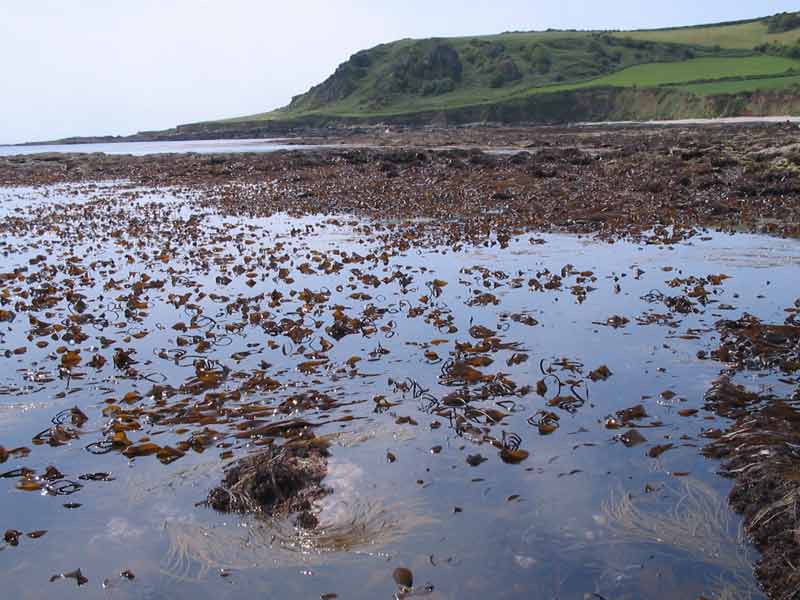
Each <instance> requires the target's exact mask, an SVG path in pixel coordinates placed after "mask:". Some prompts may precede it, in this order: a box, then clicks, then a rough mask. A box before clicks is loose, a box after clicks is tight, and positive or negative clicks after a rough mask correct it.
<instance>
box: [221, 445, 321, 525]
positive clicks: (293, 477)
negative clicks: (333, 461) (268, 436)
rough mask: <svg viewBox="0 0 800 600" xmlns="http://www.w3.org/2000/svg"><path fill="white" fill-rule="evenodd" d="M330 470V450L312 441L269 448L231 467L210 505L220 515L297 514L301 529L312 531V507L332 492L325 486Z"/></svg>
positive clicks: (313, 517)
mask: <svg viewBox="0 0 800 600" xmlns="http://www.w3.org/2000/svg"><path fill="white" fill-rule="evenodd" d="M327 471H328V451H327V450H325V448H323V447H320V446H319V445H315V444H313V441H312V443H296V442H295V443H291V442H290V443H289V444H287V445H285V446H282V447H278V448H275V447H269V448H267V449H266V450H263V451H261V452H259V453H257V454H252V455H250V456H246V457H244V458H242V459H241V460H239V461H237V462H236V463H234V464H233V465H232V466H231V467H230V468H228V469H227V471H226V472H225V477H224V478H223V480H222V483H221V484H220V485H219V486H217V487H215V488H214V489H212V490H211V491H210V492H209V494H208V499H207V502H208V504H209V505H210V506H211V507H212V508H214V509H215V510H218V511H220V512H262V513H266V514H269V515H272V516H288V515H291V514H296V515H297V518H296V523H297V525H298V526H300V527H304V528H313V527H315V526H316V524H317V519H316V517H315V515H314V514H313V511H312V504H313V502H314V501H316V500H319V499H321V498H323V497H324V496H326V495H327V494H329V493H330V490H329V489H328V488H326V487H325V486H323V485H322V480H323V479H324V478H325V475H326V474H327Z"/></svg>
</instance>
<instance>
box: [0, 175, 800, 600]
mask: <svg viewBox="0 0 800 600" xmlns="http://www.w3.org/2000/svg"><path fill="white" fill-rule="evenodd" d="M6 193H7V194H8V195H9V196H10V197H11V196H13V197H12V198H11V200H9V203H7V204H5V205H4V206H6V208H7V210H8V211H9V212H7V213H6V214H7V215H11V214H15V215H17V217H16V218H19V219H21V221H20V223H21V224H20V235H19V236H18V237H17V238H15V239H9V240H8V241H7V242H6V245H5V246H4V247H3V248H4V251H5V252H6V256H5V258H4V260H5V261H6V262H5V265H4V267H3V269H2V271H3V272H13V270H14V269H27V270H25V271H20V273H24V274H25V276H24V277H23V280H24V279H25V277H27V276H31V275H33V274H34V273H35V274H36V277H39V278H41V279H40V280H34V281H31V282H30V283H29V282H28V281H27V280H25V281H24V283H23V281H20V283H19V284H14V285H15V286H16V285H18V286H19V287H20V290H19V291H15V292H14V293H15V294H19V293H20V291H25V292H26V293H28V294H29V296H28V298H22V299H21V300H19V301H22V300H25V302H26V303H31V302H33V300H31V298H36V299H39V300H40V301H42V302H45V303H46V304H49V302H50V300H48V298H50V297H51V296H54V295H55V294H49V293H47V292H46V290H45V292H42V291H41V290H42V289H45V287H46V285H45V284H51V283H52V284H53V286H54V288H56V287H57V289H58V290H59V292H69V293H71V294H73V295H72V296H71V297H70V299H69V301H68V302H64V301H59V302H56V301H55V300H53V304H52V305H51V306H44V305H43V307H42V308H41V310H37V311H25V312H23V311H21V310H19V309H17V308H14V312H15V313H17V312H18V313H19V314H18V315H17V316H16V317H15V318H14V320H11V321H7V322H4V323H3V324H2V330H1V331H0V339H1V340H2V344H3V348H4V349H6V348H7V349H9V350H10V351H11V352H10V353H9V354H7V355H6V356H5V358H4V359H3V360H4V361H5V362H4V367H6V368H5V369H4V371H3V372H2V373H0V393H2V396H0V444H1V445H2V447H3V448H4V449H5V450H6V451H7V452H8V451H11V450H15V449H19V448H25V447H27V448H28V450H29V453H27V454H26V453H23V452H18V453H16V454H14V453H10V454H7V455H6V456H5V463H4V467H3V468H4V469H5V468H6V467H7V469H8V471H11V470H13V469H18V468H22V467H25V468H29V469H31V470H32V471H35V476H36V477H38V476H40V475H41V474H43V473H45V469H46V468H47V467H48V466H49V465H51V464H52V465H54V466H56V467H57V468H58V469H59V470H60V471H61V472H62V473H63V475H64V476H65V477H68V478H69V479H70V480H78V481H80V482H81V483H82V484H83V486H84V487H83V488H82V489H81V490H80V491H79V492H77V493H75V494H73V495H72V496H70V498H69V499H65V498H63V497H58V496H52V495H47V494H42V493H41V490H39V491H38V492H24V491H20V490H18V489H17V487H16V484H17V482H18V480H19V478H17V477H8V478H4V479H0V485H3V492H4V493H3V496H2V499H0V507H2V513H3V514H4V515H6V527H7V528H12V527H13V528H14V529H18V530H20V531H22V532H29V531H36V530H44V529H47V530H48V534H47V535H46V536H44V537H41V538H39V539H30V538H25V537H22V538H21V539H20V541H19V544H18V545H17V546H14V547H11V546H7V547H5V548H4V549H3V551H2V552H0V573H2V577H3V581H4V582H7V588H8V589H9V593H13V594H15V595H18V596H19V597H28V596H30V597H37V596H39V597H41V596H42V595H46V594H47V593H50V592H52V593H54V594H55V593H58V594H59V596H61V595H62V594H63V595H64V597H70V596H73V595H74V596H76V597H77V596H78V595H79V594H80V596H81V597H82V598H86V597H99V596H102V595H104V594H106V593H109V590H110V592H111V593H113V594H114V595H117V596H120V597H131V598H146V597H164V596H169V597H176V598H181V597H187V598H188V597H192V598H205V597H209V598H212V597H218V596H219V595H229V596H237V595H244V594H247V593H255V592H256V591H258V593H263V594H271V595H274V596H283V597H295V596H298V595H303V596H309V595H318V594H322V593H337V594H339V596H340V597H353V598H374V597H385V598H390V597H391V596H392V594H393V593H394V592H395V591H396V589H395V584H394V582H393V581H392V572H393V570H394V569H395V568H396V567H405V568H408V569H410V570H411V571H412V572H413V573H414V580H415V582H418V583H420V584H425V583H427V582H430V583H432V584H433V587H434V590H433V592H430V593H429V595H430V597H431V598H465V597H496V598H527V597H558V598H579V599H580V598H585V597H589V598H591V597H604V598H612V597H613V598H641V597H647V598H668V597H698V596H700V595H701V594H705V595H706V597H714V598H733V597H758V593H757V592H756V591H755V589H754V587H753V578H752V575H751V574H750V570H749V566H748V564H749V563H748V562H747V559H748V558H749V557H748V556H747V554H746V547H745V545H744V544H743V543H742V541H741V540H740V539H739V537H738V525H739V522H738V520H737V519H736V518H735V517H733V516H732V515H731V513H730V512H729V511H728V510H727V507H726V505H725V501H724V499H725V497H726V494H727V492H728V486H729V484H728V482H726V481H724V480H721V479H720V478H718V477H717V475H716V473H715V471H716V469H717V464H716V463H715V462H713V461H708V460H706V459H705V458H703V457H702V456H701V455H700V454H699V452H698V449H699V447H700V446H702V445H703V444H704V438H702V435H701V434H702V433H703V432H704V431H706V430H708V429H710V428H713V427H717V428H720V427H723V426H724V421H723V420H722V419H721V418H719V417H718V416H716V415H714V414H710V413H707V412H704V411H703V395H704V393H705V391H706V390H707V389H708V388H709V387H710V386H711V383H712V382H713V381H714V380H715V379H716V378H717V377H718V375H719V369H720V367H719V364H718V363H715V362H712V361H708V360H705V359H703V358H701V357H698V351H706V352H708V351H710V350H711V349H713V348H715V347H716V346H717V345H718V342H719V340H718V339H717V334H716V331H715V330H714V323H715V322H716V321H717V320H718V319H720V318H735V317H738V316H740V314H741V313H742V312H743V311H744V310H747V311H749V312H753V313H754V314H757V315H758V316H759V317H761V318H762V319H764V320H765V321H769V322H778V321H782V320H783V318H784V314H785V313H784V312H783V311H784V309H785V308H786V307H787V306H789V305H790V304H791V302H793V301H794V299H795V294H796V287H795V285H796V284H795V279H796V277H795V275H796V268H797V264H798V262H800V248H799V247H798V245H797V244H796V243H791V242H786V241H781V240H770V239H766V238H762V237H756V236H745V235H741V236H733V237H730V236H724V235H719V234H714V233H709V234H708V236H707V238H708V239H706V240H704V241H701V240H696V241H693V242H692V243H685V244H679V245H675V246H672V247H657V246H640V245H637V244H633V243H624V242H618V243H616V244H613V245H612V244H607V243H600V242H596V241H593V240H590V239H586V238H580V237H575V236H566V235H551V234H548V235H543V236H538V235H537V236H536V238H537V240H538V239H541V240H543V241H544V243H539V242H538V241H537V242H536V243H531V241H530V238H531V236H522V237H520V238H515V239H511V240H509V241H508V247H507V248H499V247H497V246H495V247H492V248H487V247H481V248H474V247H463V248H460V249H457V250H453V249H452V248H444V247H440V246H438V245H431V244H430V243H428V242H425V243H420V244H419V246H418V247H413V246H410V245H408V243H407V242H405V243H406V246H403V245H402V244H399V243H397V239H401V240H402V239H403V232H404V225H402V224H391V227H392V229H388V230H384V229H382V227H384V225H383V224H381V223H369V224H364V223H361V222H360V221H359V220H357V219H354V218H350V217H338V218H332V217H322V216H318V217H303V218H295V217H290V216H288V215H285V214H278V215H275V216H274V217H271V218H268V219H267V218H259V219H248V218H244V217H241V216H233V215H230V214H227V213H226V212H225V211H224V210H220V208H219V207H216V206H214V205H213V203H211V204H203V203H198V200H197V198H195V197H193V196H191V195H190V196H185V195H182V194H181V193H179V192H177V191H175V192H174V193H158V194H156V193H148V194H142V193H141V190H130V189H127V188H120V189H116V188H114V187H113V186H111V187H106V188H102V189H96V188H95V189H91V190H89V189H82V188H77V189H71V190H69V191H64V192H58V191H54V190H44V191H39V192H35V191H32V190H19V189H18V190H14V191H13V192H6ZM73 194H77V198H78V199H79V200H80V202H74V201H73V200H72V199H71V198H72V195H73ZM26 199H27V200H30V201H29V202H28V203H27V204H26V201H27V200H26ZM12 200H13V202H12ZM86 215H93V217H92V218H89V217H87V216H86ZM71 221H74V222H78V223H82V224H83V225H85V226H84V227H82V228H77V229H76V228H75V227H69V226H68V225H69V224H70V222H71ZM50 222H53V223H54V225H55V226H56V230H52V229H48V228H40V225H39V224H41V223H50ZM122 222H126V223H134V224H135V229H134V230H132V231H129V232H120V231H119V230H118V225H117V224H118V223H122ZM387 227H388V226H387ZM298 231H299V232H301V233H298ZM187 232H188V233H187ZM23 234H24V235H23ZM409 239H411V238H409ZM113 240H116V242H115V241H113ZM178 242H181V243H178ZM39 255H43V256H44V258H38V257H39ZM128 257H130V258H128ZM165 257H167V258H168V260H164V258H165ZM31 261H33V262H31ZM764 266H768V267H769V272H768V275H767V273H766V271H764V269H763V268H762V267H764ZM723 272H724V274H726V275H728V276H729V279H726V280H724V283H723V282H722V280H719V281H720V283H719V284H715V283H714V281H717V280H718V279H719V277H718V276H719V274H721V273H723ZM143 275H147V277H146V278H145V277H143ZM712 275H713V276H715V278H714V279H711V276H712ZM690 277H694V278H695V280H692V281H689V278H690ZM767 277H768V278H769V280H770V286H769V289H770V293H769V296H768V297H759V296H760V295H761V293H760V292H761V284H762V283H763V282H764V280H765V279H766V278H767ZM700 278H702V279H703V280H704V281H705V282H704V283H702V284H700V283H699V282H698V280H699V279H700ZM676 279H677V280H680V281H678V282H677V283H674V282H675V280H676ZM673 283H674V285H673ZM698 285H702V286H705V287H704V289H705V291H706V292H707V293H706V294H699V293H698V294H696V295H695V296H691V295H690V294H691V293H694V292H695V290H696V289H697V286H698ZM23 288H24V289H23ZM5 289H13V288H12V286H11V285H8V286H6V288H5ZM137 290H138V292H137ZM654 290H657V291H659V292H660V294H661V296H658V295H656V294H653V293H652V292H653V291H654ZM10 293H11V292H9V294H10ZM75 294H79V295H80V297H79V296H77V295H75ZM678 295H681V296H685V297H686V298H688V300H687V302H691V306H692V308H691V309H690V310H687V311H686V312H681V311H677V310H671V308H670V307H669V306H668V305H666V303H665V302H664V298H665V297H676V296H678ZM423 298H424V299H423ZM79 301H80V302H79ZM81 303H82V304H83V305H84V306H83V307H82V310H78V308H81ZM723 305H730V306H732V307H735V308H732V309H728V308H723ZM31 315H35V317H36V319H37V321H36V322H35V323H32V322H31V321H30V319H29V316H31ZM89 316H91V317H92V318H91V319H89ZM76 323H80V324H81V325H82V327H81V328H79V329H80V331H78V330H77V329H76V328H75V327H74V325H75V324H76ZM43 332H44V333H43ZM65 332H66V333H65ZM40 333H43V334H42V335H39V334H40ZM78 333H82V334H85V335H87V339H83V340H80V341H78V338H80V337H81V336H80V335H78ZM65 334H70V335H71V338H70V339H66V340H65V339H63V336H64V335H65ZM29 335H30V336H31V339H28V336H29ZM52 335H56V338H55V339H53V338H52ZM107 340H111V341H110V342H107ZM37 341H39V342H47V344H45V345H42V346H38V345H37V344H36V343H35V342H37ZM62 345H63V346H64V349H63V350H62V351H59V347H60V346H62ZM21 347H25V348H26V351H25V352H24V353H20V354H15V353H14V352H13V350H14V349H17V348H21ZM118 348H119V349H121V350H122V352H123V354H122V355H120V354H119V353H118V350H117V349H118ZM76 350H79V351H80V352H79V354H80V362H79V363H77V364H76V365H75V366H74V367H70V361H71V360H72V359H73V357H74V358H76V359H77V356H75V355H70V354H68V353H69V352H74V351H76ZM125 353H127V354H125ZM95 356H101V357H103V358H104V359H105V361H106V362H105V363H104V364H100V361H99V360H98V361H97V362H96V363H95V365H96V366H94V365H91V363H90V361H93V360H95V359H94V357H95ZM123 356H124V357H126V358H125V360H123V358H122V357H123ZM115 359H116V360H115ZM603 366H606V367H607V369H608V371H609V373H608V374H605V373H604V372H603V371H602V370H601V367H603ZM67 375H69V377H67ZM540 381H541V382H543V383H544V385H545V387H546V390H541V389H540V388H539V386H538V384H539V382H540ZM760 381H761V382H762V383H763V384H764V385H770V386H773V388H774V390H776V392H780V391H781V390H785V389H788V388H789V387H791V386H790V385H789V384H787V383H785V382H783V383H782V382H781V381H780V380H778V379H773V378H771V377H770V378H762V379H760ZM76 405H77V406H80V408H81V410H82V411H83V413H85V415H86V417H87V419H88V421H87V422H86V423H83V424H81V426H78V425H74V427H73V428H74V430H75V431H74V432H73V433H74V434H75V437H73V438H71V439H69V440H65V442H66V443H64V444H62V445H59V444H50V443H47V442H46V443H43V444H41V445H34V443H33V439H34V437H35V436H36V435H37V434H38V433H39V432H41V431H42V430H44V429H45V428H50V427H52V426H53V423H52V422H51V419H52V418H53V417H54V416H55V415H58V414H59V413H60V412H61V411H64V410H68V409H70V408H71V407H73V406H76ZM637 406H640V407H641V410H639V409H636V410H634V409H635V408H636V407H637ZM549 414H551V415H553V416H548V417H547V418H548V419H549V420H546V419H545V416H547V415H549ZM536 415H538V417H537V416H536ZM531 419H533V420H531ZM543 423H544V424H548V423H549V425H550V426H546V427H545V426H542V424H543ZM554 424H555V425H556V426H553V425H554ZM298 429H303V430H304V431H310V432H313V434H314V436H316V437H318V438H320V439H322V440H326V442H328V443H329V444H330V454H331V457H330V460H329V462H328V465H327V469H328V472H327V475H326V479H325V483H326V484H327V485H329V486H330V487H331V488H332V490H333V491H332V493H331V494H329V495H327V496H325V497H324V498H322V499H321V500H320V502H319V504H318V505H317V506H316V507H315V510H316V511H317V512H318V515H319V525H318V526H317V527H315V528H311V529H307V530H301V529H298V528H297V527H295V525H294V522H293V521H292V520H291V519H285V518H270V517H269V515H260V516H257V515H239V514H225V515H223V514H217V513H215V512H214V511H212V510H210V509H209V508H208V507H205V506H202V505H201V504H202V503H203V501H204V500H205V498H206V495H207V493H208V491H209V490H210V489H211V488H213V487H214V486H215V485H218V484H219V482H220V479H221V478H222V476H223V469H224V467H226V466H229V465H231V464H233V462H234V461H236V460H237V459H238V458H240V457H241V456H243V455H246V454H248V453H251V452H253V451H255V450H258V449H259V445H264V444H266V443H270V444H276V445H279V444H283V443H285V442H286V440H291V439H294V438H293V436H294V435H295V434H294V433H293V431H296V430H298ZM254 431H260V432H262V434H263V435H260V436H254V435H252V433H253V432H254ZM629 431H635V432H636V433H637V434H638V435H639V436H640V437H641V440H640V439H638V438H637V439H636V440H632V439H630V438H625V437H624V436H625V434H626V433H628V432H629ZM122 434H124V436H123V435H122ZM42 439H43V438H40V441H41V440H42ZM48 439H50V438H48ZM634 442H635V443H634ZM91 444H95V446H93V447H94V448H98V447H101V448H102V449H103V450H104V452H103V453H101V454H92V453H90V452H87V451H86V450H85V447H86V446H90V445H91ZM98 444H105V445H103V446H97V445H98ZM165 448H170V449H171V450H170V452H168V453H164V450H165ZM132 449H135V451H134V450H132ZM106 450H107V452H106ZM151 450H152V451H151ZM517 450H522V451H524V452H525V453H526V455H525V456H521V455H518V456H517V458H520V460H507V459H508V458H509V455H508V452H509V451H517ZM473 457H478V458H473ZM504 458H505V459H506V460H504ZM162 463H163V464H162ZM98 472H106V473H109V474H110V476H111V478H113V480H111V479H106V480H100V479H91V478H90V479H78V478H79V477H80V476H81V475H86V474H91V473H98ZM69 503H74V504H79V505H80V506H78V507H74V508H67V507H65V504H69ZM66 549H69V552H67V551H66ZM78 567H80V568H81V569H82V573H83V574H84V575H85V576H86V577H88V579H89V582H88V583H87V584H86V585H85V586H81V588H80V589H78V586H77V585H75V582H74V581H72V580H58V581H55V582H53V583H52V584H50V583H49V581H48V578H49V576H50V575H52V574H56V573H64V572H69V571H70V570H73V569H75V568H78ZM125 570H130V571H131V572H133V573H135V574H136V577H135V578H134V579H132V580H130V579H126V578H122V577H120V576H119V574H120V573H121V572H123V571H125ZM106 580H108V582H109V583H108V585H107V586H106V588H105V589H104V588H103V584H104V582H105V581H106ZM48 586H51V587H48ZM734 590H735V594H739V595H738V596H736V595H734ZM587 595H588V596H587Z"/></svg>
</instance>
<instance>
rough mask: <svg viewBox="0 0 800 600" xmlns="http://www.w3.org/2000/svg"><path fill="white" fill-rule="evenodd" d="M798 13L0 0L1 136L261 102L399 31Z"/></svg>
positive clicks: (722, 7) (517, 4) (706, 2)
mask: <svg viewBox="0 0 800 600" xmlns="http://www.w3.org/2000/svg"><path fill="white" fill-rule="evenodd" d="M798 9H800V6H799V5H798V3H796V2H788V1H780V0H775V1H772V0H760V1H754V0H734V1H731V0H670V1H669V2H652V1H649V2H640V1H633V0H607V1H606V2H598V1H596V0H595V1H592V0H557V1H555V2H554V1H553V0H541V1H540V0H527V1H523V0H458V1H456V0H404V1H388V0H383V1H381V0H339V1H338V2H326V1H322V0H283V1H280V2H276V1H274V0H263V1H260V2H259V1H256V0H219V1H213V0H0V66H2V72H1V73H0V78H1V79H0V111H1V112H0V114H1V115H2V117H0V143H14V142H21V141H28V140H33V139H52V138H57V137H64V136H69V135H95V134H97V135H100V134H128V133H133V132H136V131H139V130H145V129H162V128H167V127H171V126H173V125H175V124H178V123H186V122H192V121H198V120H205V119H213V118H223V117H230V116H237V115H244V114H251V113H256V112H263V111H266V110H269V109H272V108H276V107H278V106H281V105H284V104H286V103H287V102H288V101H289V100H290V99H291V97H292V96H293V95H294V94H298V93H301V92H304V91H305V90H306V89H308V87H309V86H311V85H313V84H315V83H318V82H319V81H321V80H322V79H324V78H325V77H326V76H327V75H329V74H330V73H331V72H332V71H333V69H334V68H335V67H336V65H338V64H339V63H340V62H342V61H344V60H346V59H347V58H348V56H350V54H352V53H353V52H356V51H357V50H360V49H362V48H367V47H370V46H374V45H376V44H379V43H382V42H386V41H391V40H394V39H398V38H404V37H430V36H452V35H469V34H480V33H497V32H500V31H506V30H531V29H546V28H548V27H553V28H576V29H635V28H643V27H648V28H654V27H667V26H673V25H691V24H697V23H704V22H716V21H728V20H736V19H745V18H750V17H757V16H764V15H767V14H772V13H776V12H781V11H790V10H798Z"/></svg>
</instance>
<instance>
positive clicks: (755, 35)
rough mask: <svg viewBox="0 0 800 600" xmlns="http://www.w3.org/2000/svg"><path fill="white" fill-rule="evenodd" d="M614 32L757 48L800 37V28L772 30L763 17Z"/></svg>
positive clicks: (789, 42)
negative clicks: (780, 30) (714, 23)
mask: <svg viewBox="0 0 800 600" xmlns="http://www.w3.org/2000/svg"><path fill="white" fill-rule="evenodd" d="M614 35H615V36H616V37H620V38H630V39H634V40H646V41H650V42H665V43H676V44H696V45H699V46H719V47H721V48H747V49H750V48H754V47H755V46H758V45H759V44H764V43H780V44H784V45H789V46H790V45H793V44H795V43H797V41H798V40H800V30H794V31H787V32H785V33H778V34H771V33H768V32H767V24H766V23H764V22H763V21H753V22H750V23H739V24H735V25H717V26H711V27H684V28H678V29H658V30H652V31H623V32H620V33H615V34H614Z"/></svg>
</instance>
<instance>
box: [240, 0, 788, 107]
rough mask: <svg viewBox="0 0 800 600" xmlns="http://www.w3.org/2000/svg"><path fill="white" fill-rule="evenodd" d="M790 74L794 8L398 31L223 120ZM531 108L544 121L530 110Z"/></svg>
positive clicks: (705, 90) (488, 102) (748, 84)
mask: <svg viewBox="0 0 800 600" xmlns="http://www.w3.org/2000/svg"><path fill="white" fill-rule="evenodd" d="M798 83H800V13H783V14H779V15H774V16H772V17H766V18H762V19H754V20H750V21H739V22H732V23H720V24H712V25H701V26H693V27H680V28H673V29H660V30H650V31H627V32H590V31H546V32H509V33H503V34H497V35H488V36H479V37H460V38H434V39H425V40H411V39H404V40H399V41H396V42H392V43H388V44H382V45H380V46H376V47H374V48H371V49H369V50H363V51H360V52H358V53H356V54H354V55H353V56H351V57H350V59H349V60H347V61H346V62H344V63H342V64H341V65H339V67H338V68H337V69H336V71H335V72H334V73H333V74H332V75H331V76H330V77H329V78H328V79H326V80H325V81H324V82H322V83H320V84H319V85H316V86H314V87H313V88H311V89H310V90H309V91H308V92H306V93H305V94H302V95H299V96H296V97H295V98H293V99H292V102H291V103H290V104H289V105H288V106H286V107H284V108H281V109H278V110H275V111H272V112H268V113H263V114H259V115H251V116H247V117H241V118H238V119H231V120H228V121H227V123H237V122H251V121H269V120H279V121H283V122H286V121H293V120H309V119H316V120H319V119H320V118H331V119H334V120H335V119H336V118H347V119H373V120H374V119H379V118H381V117H402V116H403V115H408V116H409V117H411V116H412V115H419V114H422V113H431V112H445V113H447V112H453V111H456V112H458V111H463V109H470V108H475V107H480V106H486V107H495V106H496V107H502V106H503V105H505V104H508V103H512V104H514V105H515V106H519V105H520V100H522V99H524V98H526V97H531V96H540V95H543V94H563V93H565V92H571V91H574V92H579V91H580V92H581V93H584V95H585V93H591V90H598V91H599V90H604V89H608V88H612V89H622V88H632V89H634V90H658V89H669V90H670V91H672V92H681V93H685V94H688V95H692V96H698V97H705V96H714V95H719V94H734V95H742V94H753V93H756V94H757V93H761V92H764V93H770V92H772V93H774V92H775V91H776V90H784V91H786V90H789V91H795V90H797V86H798ZM598 93H599V92H598ZM629 96H630V94H629V95H628V96H626V97H629ZM530 104H531V106H533V105H536V106H540V105H542V104H543V103H542V102H540V101H537V102H535V103H530ZM468 112H469V113H470V114H474V111H472V110H470V111H468ZM634 112H635V110H634ZM559 114H561V113H559ZM562 117H563V115H562ZM539 118H541V120H548V119H549V117H548V115H546V114H531V115H528V120H538V119H539ZM559 118H561V117H559Z"/></svg>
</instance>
